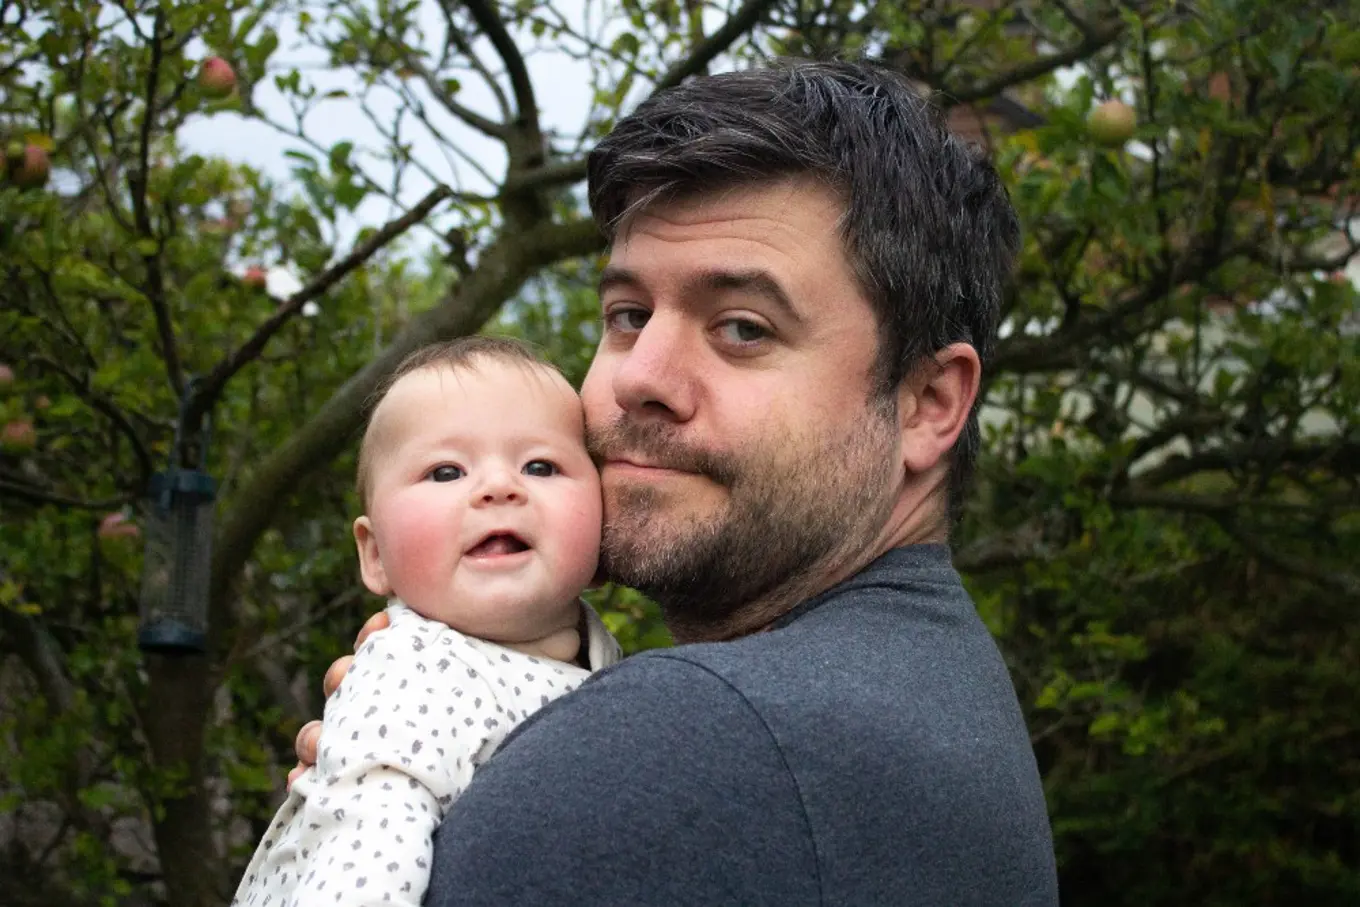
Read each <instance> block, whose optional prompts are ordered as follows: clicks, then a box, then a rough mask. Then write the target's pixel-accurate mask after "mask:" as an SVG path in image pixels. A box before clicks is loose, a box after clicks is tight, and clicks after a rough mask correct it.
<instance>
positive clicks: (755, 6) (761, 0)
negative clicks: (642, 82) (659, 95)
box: [655, 0, 774, 91]
mask: <svg viewBox="0 0 1360 907" xmlns="http://www.w3.org/2000/svg"><path fill="white" fill-rule="evenodd" d="M772 6H774V0H746V2H745V3H743V4H742V5H741V7H740V8H739V9H738V10H737V11H736V12H735V13H733V14H732V16H731V18H729V19H728V20H727V21H726V22H724V23H723V25H722V27H721V28H719V29H718V30H717V31H715V32H714V33H713V34H711V35H709V36H708V37H707V38H706V39H704V41H703V42H702V43H700V44H698V45H696V46H695V47H694V49H693V50H691V51H690V52H689V56H687V57H685V58H684V59H683V60H681V61H680V62H678V63H676V64H675V65H674V66H672V67H671V68H670V69H669V70H667V71H666V74H665V75H663V76H662V77H661V79H660V80H659V81H658V82H657V83H656V88H655V91H665V90H666V89H667V88H671V87H673V86H676V85H679V84H680V83H681V82H683V81H684V80H685V79H687V78H689V77H690V76H692V75H697V74H698V73H700V72H702V71H703V70H704V69H705V68H706V67H707V66H708V64H709V63H712V62H713V61H714V60H715V59H717V57H718V55H719V54H721V53H723V52H724V51H726V50H727V49H728V48H729V47H730V46H731V45H732V42H734V41H736V40H737V39H738V38H740V37H741V36H742V35H744V34H746V33H747V32H748V31H750V29H751V28H752V27H753V26H755V24H756V23H757V22H759V21H760V18H761V17H762V16H764V15H765V13H766V12H768V11H769V9H770V7H772Z"/></svg>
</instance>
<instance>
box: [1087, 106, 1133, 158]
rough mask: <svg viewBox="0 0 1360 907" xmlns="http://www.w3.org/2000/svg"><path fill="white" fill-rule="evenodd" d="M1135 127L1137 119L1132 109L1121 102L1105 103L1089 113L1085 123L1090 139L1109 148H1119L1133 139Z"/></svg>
mask: <svg viewBox="0 0 1360 907" xmlns="http://www.w3.org/2000/svg"><path fill="white" fill-rule="evenodd" d="M1137 125H1138V118H1137V116H1135V114H1134V112H1133V108H1132V107H1130V106H1129V105H1128V104H1125V103H1124V102H1123V101H1106V102H1105V103H1104V104H1101V105H1100V106H1099V107H1097V108H1096V109H1095V110H1093V111H1091V116H1090V118H1089V119H1087V121H1086V128H1087V129H1088V130H1090V133H1091V137H1092V138H1094V139H1095V140H1096V141H1097V142H1099V143H1100V144H1101V145H1104V146H1106V147H1109V148H1118V147H1121V146H1122V145H1123V144H1124V143H1125V142H1127V141H1128V140H1129V139H1131V138H1133V130H1134V127H1135V126H1137Z"/></svg>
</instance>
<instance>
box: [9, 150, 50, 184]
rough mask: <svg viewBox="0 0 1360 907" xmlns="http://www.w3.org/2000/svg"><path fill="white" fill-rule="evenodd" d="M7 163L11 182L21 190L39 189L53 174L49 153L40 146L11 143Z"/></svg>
mask: <svg viewBox="0 0 1360 907" xmlns="http://www.w3.org/2000/svg"><path fill="white" fill-rule="evenodd" d="M7 158H8V160H6V161H5V171H6V172H7V173H8V174H9V179H10V182H12V183H14V185H16V186H18V187H19V188H20V189H37V188H38V187H39V186H41V185H43V184H44V183H46V182H47V176H48V174H49V173H51V172H52V161H51V160H50V159H49V158H48V156H47V151H46V150H44V149H43V148H41V147H40V146H38V145H33V144H28V145H25V144H22V143H20V142H11V143H10V146H9V148H8V154H7Z"/></svg>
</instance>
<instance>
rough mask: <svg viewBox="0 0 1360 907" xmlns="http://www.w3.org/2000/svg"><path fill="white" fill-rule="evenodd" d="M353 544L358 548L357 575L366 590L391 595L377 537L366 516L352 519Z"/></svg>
mask: <svg viewBox="0 0 1360 907" xmlns="http://www.w3.org/2000/svg"><path fill="white" fill-rule="evenodd" d="M354 545H355V547H356V548H358V549H359V576H361V577H362V578H363V581H364V585H365V586H367V587H368V591H369V592H372V593H373V594H374V595H382V596H388V595H391V594H392V585H391V584H390V583H389V582H388V581H387V571H386V570H384V569H383V563H382V553H381V552H380V551H379V550H378V537H377V535H375V534H374V532H373V524H372V523H371V522H369V519H368V517H367V516H361V517H359V518H358V519H357V520H355V521H354Z"/></svg>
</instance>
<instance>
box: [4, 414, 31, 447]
mask: <svg viewBox="0 0 1360 907" xmlns="http://www.w3.org/2000/svg"><path fill="white" fill-rule="evenodd" d="M37 443H38V432H37V431H36V430H34V428H33V423H32V422H30V421H29V420H28V419H15V420H14V421H12V422H6V423H5V426H4V427H3V428H0V447H3V448H4V449H5V450H14V451H18V450H28V449H30V448H32V447H33V445H34V444H37Z"/></svg>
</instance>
